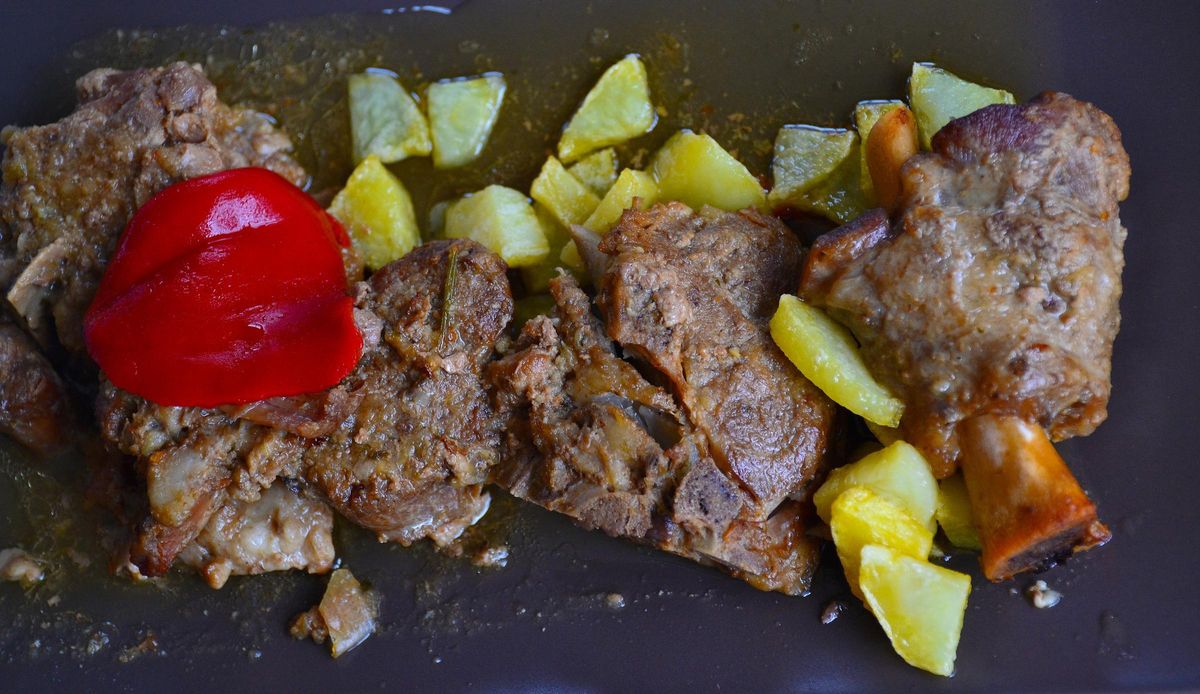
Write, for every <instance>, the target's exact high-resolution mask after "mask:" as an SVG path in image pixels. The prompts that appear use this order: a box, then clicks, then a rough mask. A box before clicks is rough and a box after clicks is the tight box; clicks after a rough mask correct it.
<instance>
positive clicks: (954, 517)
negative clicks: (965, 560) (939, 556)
mask: <svg viewBox="0 0 1200 694" xmlns="http://www.w3.org/2000/svg"><path fill="white" fill-rule="evenodd" d="M937 522H938V525H940V526H942V532H944V533H946V538H947V539H949V540H950V544H952V545H954V546H955V547H961V548H963V549H972V550H975V551H976V552H978V551H980V550H982V549H983V543H982V542H981V541H980V539H979V530H978V529H977V528H976V527H975V517H974V515H973V514H972V513H971V498H970V497H969V496H968V495H967V485H966V482H964V481H963V476H962V473H961V472H960V473H957V474H954V475H951V476H949V477H947V478H946V479H944V480H942V481H941V482H938V507H937Z"/></svg>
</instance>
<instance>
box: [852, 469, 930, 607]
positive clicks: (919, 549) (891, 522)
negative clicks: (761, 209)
mask: <svg viewBox="0 0 1200 694" xmlns="http://www.w3.org/2000/svg"><path fill="white" fill-rule="evenodd" d="M831 513H832V516H833V519H832V520H831V521H830V523H829V528H830V530H831V532H832V533H833V544H834V546H835V547H836V548H837V553H838V559H840V560H841V562H842V569H843V570H844V571H845V572H846V581H848V582H849V583H850V588H851V590H853V591H854V594H855V595H859V596H860V597H861V593H859V590H858V573H859V553H860V552H861V551H862V548H863V547H865V546H866V545H883V546H885V547H890V548H891V549H893V550H895V551H897V552H899V553H901V554H904V555H906V556H910V557H913V558H915V559H928V558H929V551H930V550H931V549H932V548H933V531H932V530H930V529H929V528H928V527H927V526H925V525H923V524H921V523H918V522H917V520H916V519H915V518H913V517H912V514H911V513H909V512H908V511H906V510H904V508H903V507H902V506H900V505H898V504H896V503H894V502H892V501H890V500H889V499H888V498H886V497H884V496H881V495H879V494H876V493H875V492H873V491H871V490H870V489H868V488H867V487H861V486H855V487H850V488H849V489H847V490H846V491H844V492H842V493H841V494H839V495H838V498H837V501H834V502H833V509H832V512H831Z"/></svg>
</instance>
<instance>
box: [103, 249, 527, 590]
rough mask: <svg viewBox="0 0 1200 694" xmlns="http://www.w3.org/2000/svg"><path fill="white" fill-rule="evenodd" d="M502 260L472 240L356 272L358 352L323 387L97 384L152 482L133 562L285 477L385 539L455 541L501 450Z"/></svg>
mask: <svg viewBox="0 0 1200 694" xmlns="http://www.w3.org/2000/svg"><path fill="white" fill-rule="evenodd" d="M505 272H506V267H505V265H504V262H503V261H501V260H500V258H499V257H497V256H496V255H494V254H492V253H490V252H489V251H487V250H485V249H484V248H483V247H482V246H479V245H478V244H476V243H474V242H471V241H438V242H434V243H430V244H427V245H425V246H422V247H421V248H419V249H417V250H416V251H414V252H412V253H410V254H409V255H408V256H406V257H405V258H403V259H402V260H399V261H396V262H395V263H393V264H391V265H389V266H387V267H384V268H382V269H381V270H379V271H378V272H376V273H375V274H374V275H373V276H372V277H371V280H370V282H368V283H362V284H360V285H359V295H358V299H357V309H356V317H357V319H358V322H359V329H360V330H361V331H362V332H363V334H364V352H363V356H362V357H361V359H360V361H359V363H358V366H357V367H356V368H355V370H354V371H353V372H351V374H350V375H349V376H347V377H346V378H345V379H344V380H343V381H342V383H340V384H338V385H337V386H335V387H334V388H332V389H330V390H329V391H326V392H324V393H317V394H312V395H307V396H301V397H296V398H275V399H272V400H269V401H265V402H262V403H253V404H251V405H247V406H240V407H236V408H234V407H227V408H220V409H199V408H179V407H163V406H159V405H156V404H154V403H151V402H148V401H146V400H144V399H142V398H139V397H137V396H134V395H131V394H129V393H126V392H123V391H120V390H118V389H116V388H114V387H112V386H111V385H107V386H106V387H105V388H103V389H102V393H101V397H100V403H99V406H98V407H99V419H100V421H101V423H102V430H103V433H104V435H105V437H106V439H108V440H109V441H110V442H111V443H113V444H114V445H116V446H117V447H118V448H120V450H122V451H123V452H125V453H127V454H129V455H133V456H136V457H137V458H138V459H139V461H140V463H139V467H140V468H141V470H142V471H143V473H142V474H143V477H144V479H145V483H146V492H147V493H146V496H147V499H148V502H149V509H148V511H147V513H146V514H145V519H144V520H143V522H142V524H141V526H140V528H139V530H138V533H137V537H136V539H135V542H134V544H133V550H132V552H131V560H132V561H133V563H134V564H135V565H136V566H137V567H138V568H139V569H140V570H141V571H142V572H143V573H146V574H148V575H159V574H162V573H164V572H166V571H167V570H168V569H169V568H170V566H171V564H172V562H173V561H174V560H175V558H176V557H177V556H178V555H179V553H180V552H182V551H184V549H185V547H186V546H187V545H188V543H190V542H192V541H193V540H195V539H196V538H197V536H198V535H200V536H201V539H202V544H203V542H204V541H203V535H201V532H202V530H204V529H205V527H206V526H208V527H209V528H211V527H212V524H213V523H214V521H213V518H214V514H216V518H218V519H220V518H222V517H223V516H222V514H225V515H230V514H232V515H234V516H236V515H237V514H239V513H241V511H239V510H236V509H235V510H231V511H222V509H223V508H224V506H225V505H226V504H255V503H258V502H259V500H260V497H261V495H262V494H263V493H264V490H266V489H268V488H269V487H270V486H271V485H272V483H274V482H275V480H276V479H278V478H284V479H288V480H293V481H294V482H298V481H303V482H304V483H305V485H304V486H305V489H306V490H307V493H309V494H313V495H316V496H318V497H320V498H323V499H324V500H325V501H326V502H327V503H328V504H329V505H330V506H332V507H333V508H334V509H335V510H337V511H338V512H339V513H342V514H343V515H345V516H347V517H348V518H349V519H351V520H352V521H354V522H356V523H358V524H360V525H362V526H364V527H366V528H368V529H370V530H372V531H374V532H375V533H376V534H377V535H378V536H379V538H380V539H381V540H391V541H398V542H401V543H404V544H409V543H411V542H414V541H416V540H419V539H422V538H426V537H427V538H431V539H433V540H434V541H435V542H437V543H439V544H446V543H449V542H451V541H453V540H454V539H455V538H456V537H457V536H458V535H459V534H461V533H462V531H463V530H464V529H465V528H466V527H468V526H470V525H471V524H472V523H474V522H475V521H476V520H478V518H479V517H480V516H482V515H483V513H484V512H485V511H486V510H487V507H488V501H489V497H488V495H487V493H486V492H484V491H483V485H484V483H485V482H486V480H487V478H488V475H489V471H490V468H491V467H492V466H493V465H494V464H495V463H496V461H497V457H498V448H499V442H500V427H501V422H500V421H499V420H498V418H497V417H496V415H495V413H494V411H493V409H492V406H491V403H490V401H489V398H488V395H487V392H486V390H485V388H484V383H483V377H482V370H483V368H484V364H485V363H486V362H487V361H488V360H489V359H490V357H491V356H492V354H493V350H494V346H495V343H496V341H497V339H498V338H499V337H500V334H501V333H502V331H503V330H504V327H505V326H506V325H507V323H508V321H509V320H510V318H511V316H512V297H511V294H510V292H509V287H508V280H507V277H506V275H505ZM224 524H225V525H228V523H224ZM205 532H207V531H205ZM210 544H211V543H210ZM201 550H202V548H198V549H197V550H196V552H200V551H201ZM193 554H195V552H193ZM205 559H206V562H208V561H211V559H210V558H208V557H206V558H205ZM218 559H219V557H218ZM243 565H252V564H246V563H244V562H239V561H238V560H236V559H231V560H229V561H228V562H226V563H225V564H223V565H222V568H221V570H222V571H224V568H230V569H231V570H234V571H236V570H238V569H239V568H240V567H242V566H243Z"/></svg>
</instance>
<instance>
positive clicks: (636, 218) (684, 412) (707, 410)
mask: <svg viewBox="0 0 1200 694" xmlns="http://www.w3.org/2000/svg"><path fill="white" fill-rule="evenodd" d="M614 235H615V236H614ZM614 238H615V239H618V241H615V242H614V241H609V239H614ZM656 238H657V240H656ZM635 240H640V241H642V242H643V243H644V244H645V245H644V246H642V247H640V250H635V246H634V244H635ZM605 245H606V248H607V250H608V252H609V253H611V254H612V255H613V256H614V257H613V260H612V263H611V265H610V267H609V270H608V273H607V274H606V276H605V278H604V283H603V286H604V288H605V289H604V293H603V294H602V295H601V297H600V298H599V299H598V303H599V304H600V306H601V307H602V308H603V309H604V313H605V315H606V316H607V317H608V327H607V331H608V334H605V326H604V325H603V324H602V323H601V322H600V320H598V319H597V318H596V317H595V316H594V315H593V314H592V312H591V309H592V304H591V301H589V299H588V297H587V296H586V295H585V294H584V293H583V292H582V291H581V290H580V289H579V288H578V287H577V286H576V285H575V284H574V282H573V281H571V280H570V279H569V278H566V277H560V278H558V279H555V280H554V281H552V282H551V291H552V293H553V294H554V298H555V303H556V306H555V310H554V316H553V318H547V317H539V318H535V319H533V320H531V321H530V322H529V323H527V324H526V326H525V328H524V329H523V330H522V333H521V337H520V339H519V340H518V342H517V344H516V345H515V346H514V348H513V350H512V351H511V352H510V353H509V354H508V355H507V356H506V357H504V358H503V359H502V360H501V361H500V362H498V363H496V364H494V365H493V366H492V367H491V376H492V381H493V383H494V384H495V388H496V392H497V398H498V401H499V403H500V406H501V408H502V409H504V410H505V411H506V412H509V413H510V415H511V420H510V421H511V422H512V423H511V425H510V428H509V431H508V435H507V442H506V446H505V450H506V456H505V460H504V462H503V463H502V465H501V466H500V467H499V468H498V470H499V474H498V475H497V477H498V481H499V482H500V484H501V485H502V486H504V487H506V488H507V489H509V490H510V491H512V493H513V494H514V495H516V496H518V497H521V498H524V499H528V500H530V501H533V502H535V503H538V504H540V505H542V506H544V507H546V508H549V509H552V510H555V511H558V512H561V513H565V514H567V515H569V516H571V517H572V518H574V519H575V520H576V521H578V522H579V523H580V524H581V525H584V526H585V527H589V528H597V529H600V530H603V531H605V532H606V533H608V534H610V535H614V536H619V537H626V538H630V539H633V540H636V541H639V542H643V543H646V544H650V545H653V546H656V547H659V548H661V549H664V550H667V551H670V552H674V553H676V554H680V555H682V556H685V557H689V558H692V559H695V560H697V561H702V562H705V563H716V564H718V565H720V566H722V567H723V568H725V569H726V570H727V571H729V572H730V573H733V574H734V575H736V576H739V577H741V578H743V579H745V580H747V581H749V582H750V583H752V584H753V585H755V586H757V587H759V588H762V589H764V590H779V591H782V592H785V593H801V592H803V591H804V590H806V589H807V586H808V581H809V579H810V577H811V574H812V571H813V570H814V569H815V567H816V548H817V545H816V542H815V541H814V540H812V539H811V538H809V537H807V536H806V535H805V522H804V521H805V517H804V514H803V512H802V506H801V504H800V503H799V502H797V501H791V500H787V497H788V496H789V495H794V496H797V497H799V496H802V495H803V494H804V493H805V491H806V489H807V488H808V485H809V484H810V483H811V482H813V481H814V480H815V478H816V477H817V476H818V475H819V474H820V472H821V471H822V470H823V468H824V464H825V457H826V452H827V451H826V449H827V448H828V446H829V441H830V434H831V428H832V426H833V419H834V416H835V409H834V407H833V405H832V403H830V402H829V401H828V400H827V399H826V398H825V397H824V396H823V395H822V394H820V393H819V392H818V391H816V389H815V388H813V386H812V385H811V384H809V383H808V382H807V381H805V380H804V379H803V378H802V377H801V376H800V375H799V374H798V373H797V372H796V371H795V369H794V367H792V366H791V364H790V363H788V362H787V361H786V360H785V358H784V357H783V356H782V355H781V354H779V352H778V350H777V349H776V348H775V347H774V344H773V343H772V342H771V340H770V337H769V335H768V334H767V332H766V327H765V326H766V321H767V319H768V318H769V316H770V314H771V311H772V310H773V308H774V304H775V302H776V301H777V300H778V297H779V294H780V293H782V292H783V291H784V289H785V288H786V287H788V286H790V284H791V283H792V282H794V278H795V275H796V272H797V270H798V265H799V258H800V255H799V249H798V245H797V242H796V240H795V239H794V238H793V237H792V236H791V234H790V232H788V231H787V230H786V229H785V228H783V227H782V225H779V224H778V222H776V221H774V220H770V219H768V218H764V217H760V216H759V215H756V214H753V213H744V214H741V215H721V216H718V217H712V218H709V219H705V218H702V217H700V216H698V215H693V214H692V212H691V211H690V210H688V209H687V208H686V207H683V206H677V205H671V206H664V207H660V208H656V209H655V210H653V211H651V212H648V213H638V212H628V213H626V215H625V218H624V220H623V221H622V224H621V225H620V226H619V227H618V228H617V229H615V230H614V231H613V232H611V233H610V236H608V237H607V238H606V241H605ZM704 278H707V281H705V279H704ZM656 281H661V284H655V285H652V286H653V287H654V291H646V290H645V288H646V287H647V286H649V285H650V283H652V282H656ZM674 290H678V292H677V293H673V292H674ZM610 335H611V336H612V337H615V338H617V339H618V340H621V341H622V343H623V344H622V346H624V347H626V348H629V349H632V350H633V351H634V352H635V353H636V354H638V355H639V356H641V355H645V356H646V360H647V361H649V362H650V364H651V365H653V366H654V367H657V368H660V369H662V370H663V372H664V376H666V378H665V379H664V380H665V382H666V383H667V384H668V385H669V386H670V387H671V390H670V391H668V390H665V389H663V388H660V387H658V386H656V385H654V384H652V383H650V382H649V381H647V380H646V378H645V377H644V376H643V375H642V374H641V373H640V372H639V371H638V369H636V368H634V366H633V365H632V364H630V363H629V362H627V361H625V360H623V359H621V358H620V357H619V356H618V354H617V352H616V348H615V345H614V344H613V342H612V340H611V339H610ZM625 340H628V342H625ZM672 391H674V393H673V392H672ZM677 398H678V402H679V404H677V403H676V399H677ZM731 459H732V461H733V464H732V465H731V464H730V460H731ZM718 461H720V462H718ZM731 469H735V470H738V471H740V472H741V474H742V475H744V476H745V477H746V478H747V479H750V480H752V481H753V483H754V484H756V485H758V486H757V487H755V486H751V485H746V484H743V482H742V480H741V479H740V478H739V477H738V476H737V475H734V474H731V472H730V470H731ZM756 491H757V492H758V493H759V494H761V497H760V496H758V495H756V494H755V492H756ZM772 512H773V513H772Z"/></svg>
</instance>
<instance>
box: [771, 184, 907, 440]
mask: <svg viewBox="0 0 1200 694" xmlns="http://www.w3.org/2000/svg"><path fill="white" fill-rule="evenodd" d="M855 163H856V164H857V161H856V162H855ZM771 337H773V338H775V344H777V345H779V348H780V349H781V350H783V353H784V354H786V355H787V357H788V359H790V360H791V361H792V363H793V364H795V365H796V368H798V369H800V373H802V374H804V377H805V378H807V379H808V380H810V381H812V382H813V384H814V385H816V386H817V387H818V388H820V389H821V390H822V391H824V392H825V394H826V395H828V396H829V397H830V399H832V400H833V401H834V402H836V403H837V404H839V405H841V406H842V407H845V408H846V409H848V410H850V411H851V412H853V413H854V414H857V415H859V416H861V417H865V418H866V419H869V420H871V421H872V422H875V423H876V424H882V425H883V426H888V427H894V426H896V425H897V424H899V423H900V416H901V415H902V414H903V412H904V403H902V402H900V400H899V399H897V398H896V397H895V396H893V395H892V394H891V393H889V392H888V390H887V389H886V388H884V387H883V385H881V384H880V383H879V382H878V381H876V380H875V379H874V377H872V376H871V372H870V371H868V370H867V365H866V362H864V361H863V358H862V355H861V354H859V351H858V345H857V344H856V343H855V342H854V338H853V337H852V336H851V335H850V331H848V330H846V329H845V328H843V327H842V326H841V325H839V324H838V323H836V322H835V321H834V320H833V319H832V318H830V317H829V316H827V315H825V312H824V311H822V310H821V309H819V308H815V307H813V306H809V305H808V304H806V303H804V302H803V301H801V300H800V299H798V298H796V297H794V296H792V295H790V294H784V295H783V296H781V297H779V308H778V309H777V310H776V311H775V315H774V316H773V317H772V318H771Z"/></svg>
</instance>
